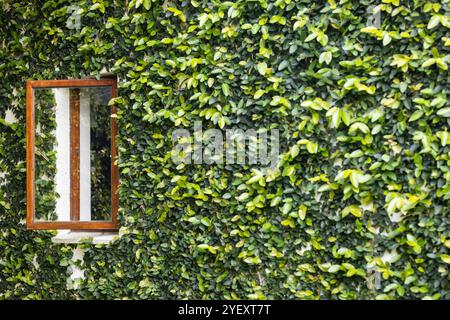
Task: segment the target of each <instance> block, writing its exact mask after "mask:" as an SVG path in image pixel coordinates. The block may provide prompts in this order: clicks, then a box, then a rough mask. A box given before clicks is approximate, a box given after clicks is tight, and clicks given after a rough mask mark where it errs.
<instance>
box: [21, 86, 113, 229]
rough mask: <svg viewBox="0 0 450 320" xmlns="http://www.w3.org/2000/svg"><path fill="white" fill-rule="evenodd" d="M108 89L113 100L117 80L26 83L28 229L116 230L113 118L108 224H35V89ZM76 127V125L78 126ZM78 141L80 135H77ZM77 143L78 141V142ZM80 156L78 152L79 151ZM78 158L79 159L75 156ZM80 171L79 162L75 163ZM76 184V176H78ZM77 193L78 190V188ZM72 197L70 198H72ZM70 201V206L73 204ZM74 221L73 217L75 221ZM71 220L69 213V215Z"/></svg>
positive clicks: (58, 222) (42, 222)
mask: <svg viewBox="0 0 450 320" xmlns="http://www.w3.org/2000/svg"><path fill="white" fill-rule="evenodd" d="M108 86H110V87H111V91H112V92H111V94H112V97H113V98H115V97H117V80H116V78H106V79H101V80H95V79H75V80H29V81H27V84H26V88H27V96H26V105H27V121H26V123H27V129H26V134H27V220H26V224H27V228H28V229H30V230H48V229H71V230H117V229H118V221H117V214H118V209H119V195H118V193H117V190H118V186H119V170H118V167H117V164H116V160H117V157H118V152H117V146H116V136H117V133H118V125H117V120H116V118H115V117H112V118H111V192H112V194H111V208H112V209H111V221H35V219H34V217H35V156H34V147H35V123H34V113H35V106H34V89H35V88H82V87H108ZM115 113H116V107H115V106H114V105H113V106H112V107H111V114H112V115H114V114H115ZM78 125H79V123H78ZM78 139H79V131H78ZM78 141H79V140H78ZM78 152H79V149H78ZM78 158H79V156H78ZM78 168H79V160H78ZM78 183H79V173H78ZM78 192H79V188H78ZM71 197H72V194H71ZM72 202H73V201H72V199H71V204H72ZM76 203H77V204H78V219H79V195H78V201H76ZM74 218H76V217H74ZM71 219H72V211H71Z"/></svg>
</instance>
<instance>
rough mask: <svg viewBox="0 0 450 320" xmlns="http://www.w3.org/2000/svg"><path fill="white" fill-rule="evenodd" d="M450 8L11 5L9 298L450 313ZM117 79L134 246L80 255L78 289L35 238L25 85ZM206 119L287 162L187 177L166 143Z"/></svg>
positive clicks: (1, 183) (2, 131) (5, 235)
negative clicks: (258, 136)
mask: <svg viewBox="0 0 450 320" xmlns="http://www.w3.org/2000/svg"><path fill="white" fill-rule="evenodd" d="M374 6H376V8H375V9H376V10H375V11H377V10H378V12H379V16H380V19H381V20H380V24H379V25H377V24H375V23H370V21H373V15H374V14H375V13H373V12H374V11H373V10H374ZM449 13H450V7H449V1H448V0H442V1H435V0H433V1H431V0H430V1H427V0H411V1H403V0H392V1H391V0H383V1H381V2H380V1H374V0H373V1H372V0H360V1H355V0H341V1H333V0H329V1H311V0H297V1H293V0H275V1H266V0H259V1H235V2H231V1H219V0H208V1H206V0H191V1H188V0H186V1H159V0H144V1H143V0H132V1H124V0H77V1H69V0H61V1H55V0H47V1H38V0H33V1H31V2H30V1H14V2H13V1H1V2H0V21H2V24H1V26H0V47H1V50H0V78H1V79H2V81H1V83H0V172H4V174H0V299H18V298H29V299H42V298H84V299H91V298H140V299H148V298H168V299H174V298H191V299H193V298H202V299H218V298H223V299H238V298H241V299H243V298H249V299H265V298H281V299H374V298H376V299H398V298H404V299H412V298H413V299H449V298H450V295H449V280H448V277H449V272H448V269H449V255H450V254H449V247H450V246H449V241H450V228H449V222H448V221H449V213H450V209H449V208H450V203H449V201H450V142H449V134H448V131H449V130H448V126H449V124H450V112H449V98H448V88H449V77H448V64H449V63H450V53H449V52H450V51H449V45H450V42H449V39H450V33H449V19H448V16H449ZM77 21H78V22H79V25H77ZM104 69H107V70H109V71H111V72H112V73H114V74H116V75H117V76H118V77H119V95H120V96H119V97H118V98H116V99H115V100H114V103H115V104H116V105H117V107H118V109H119V111H118V114H117V119H118V123H119V137H118V144H119V161H118V165H119V167H120V172H121V176H120V179H121V180H120V181H121V185H120V190H119V192H120V212H119V219H120V225H121V229H120V237H119V238H118V239H117V240H115V241H114V242H112V243H111V244H109V245H103V246H102V245H97V246H96V245H92V244H88V243H86V244H83V246H84V247H85V249H86V254H85V256H84V260H83V263H82V266H81V267H82V268H83V269H84V270H85V273H84V274H85V279H84V280H82V281H81V282H80V284H79V286H78V287H76V288H75V287H70V288H69V289H68V288H67V283H66V280H67V275H68V274H67V272H68V266H69V265H70V262H69V259H70V256H71V252H72V248H71V247H70V246H63V245H56V244H52V243H51V240H50V238H51V236H52V235H53V232H50V231H27V230H26V229H25V225H24V219H25V215H26V209H25V208H26V201H25V198H26V194H25V192H26V191H25V179H26V168H25V143H26V141H25V126H24V125H23V124H24V123H25V80H26V79H67V78H69V77H73V78H82V77H85V76H99V75H100V73H101V71H102V70H104ZM7 110H9V111H8V112H12V113H13V114H14V115H15V117H16V118H17V120H18V121H17V122H16V123H13V124H11V123H9V122H7V121H6V120H5V117H6V113H7ZM195 121H203V124H204V126H205V127H207V128H216V129H222V128H223V129H226V128H241V129H244V130H246V129H248V128H253V127H260V128H266V129H272V128H277V129H279V130H280V140H281V141H280V142H281V143H280V145H281V150H280V152H281V155H280V163H279V167H278V168H277V169H275V170H273V171H269V172H267V173H265V172H261V171H259V170H257V169H258V168H257V167H253V166H251V165H249V166H238V165H230V166H225V165H196V164H189V165H176V164H174V163H173V162H172V161H171V159H170V154H171V150H172V148H173V142H172V140H171V134H172V132H173V130H174V129H176V128H186V129H191V128H192V127H193V124H194V122H195Z"/></svg>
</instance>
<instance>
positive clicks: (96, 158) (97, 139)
mask: <svg viewBox="0 0 450 320" xmlns="http://www.w3.org/2000/svg"><path fill="white" fill-rule="evenodd" d="M111 94H112V92H111V88H110V87H106V88H100V87H98V88H82V89H81V92H80V102H81V103H80V186H81V188H80V189H81V190H80V191H81V192H80V220H82V221H85V220H111V107H110V106H108V102H109V100H110V99H111Z"/></svg>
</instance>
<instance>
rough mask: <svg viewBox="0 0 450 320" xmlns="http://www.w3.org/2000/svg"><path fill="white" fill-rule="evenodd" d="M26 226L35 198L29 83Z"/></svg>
mask: <svg viewBox="0 0 450 320" xmlns="http://www.w3.org/2000/svg"><path fill="white" fill-rule="evenodd" d="M26 107H27V130H26V134H27V226H31V225H32V224H33V222H34V210H35V200H34V199H35V197H34V191H35V189H34V172H35V170H34V169H35V168H34V139H35V136H34V89H33V87H32V86H31V82H30V81H27V95H26Z"/></svg>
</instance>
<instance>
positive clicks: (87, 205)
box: [26, 78, 119, 230]
mask: <svg viewBox="0 0 450 320" xmlns="http://www.w3.org/2000/svg"><path fill="white" fill-rule="evenodd" d="M116 96H117V81H116V79H112V78H108V79H106V78H105V79H100V80H93V79H86V80H42V81H41V80H33V81H27V100H26V101H27V228H28V229H71V230H116V229H117V210H118V194H117V187H118V183H119V175H118V168H117V165H116V164H115V160H116V158H117V148H116V142H115V137H116V134H117V123H116V118H115V117H114V116H113V115H114V114H115V112H116V110H115V107H114V105H112V106H110V105H109V101H110V100H111V98H114V97H116Z"/></svg>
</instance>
